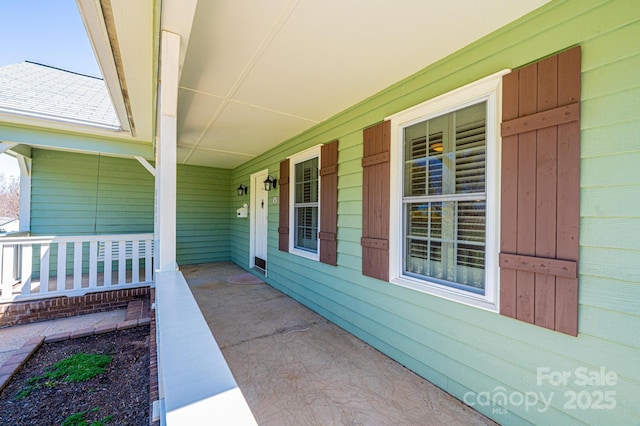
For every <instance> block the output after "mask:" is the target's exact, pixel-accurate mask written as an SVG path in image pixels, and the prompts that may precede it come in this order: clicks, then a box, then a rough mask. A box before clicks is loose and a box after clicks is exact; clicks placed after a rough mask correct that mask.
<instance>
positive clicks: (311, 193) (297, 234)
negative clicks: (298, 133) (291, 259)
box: [289, 146, 320, 260]
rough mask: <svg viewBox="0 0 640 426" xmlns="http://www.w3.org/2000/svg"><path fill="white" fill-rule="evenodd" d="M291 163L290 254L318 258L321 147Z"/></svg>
mask: <svg viewBox="0 0 640 426" xmlns="http://www.w3.org/2000/svg"><path fill="white" fill-rule="evenodd" d="M289 161H290V163H289V164H290V167H291V169H290V176H291V178H290V182H291V183H290V188H291V193H290V197H289V198H290V202H291V206H290V211H291V212H292V214H291V215H290V229H292V230H293V232H290V239H291V240H290V242H289V247H291V249H290V250H289V251H290V252H291V253H294V254H298V255H300V256H304V257H308V258H311V259H316V260H317V259H318V258H319V244H318V226H319V223H320V196H319V195H320V179H319V170H320V146H317V147H313V148H310V149H308V150H306V151H303V152H301V153H298V154H296V155H294V156H292V157H290V158H289Z"/></svg>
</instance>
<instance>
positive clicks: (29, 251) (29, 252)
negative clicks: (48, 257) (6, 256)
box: [20, 244, 33, 294]
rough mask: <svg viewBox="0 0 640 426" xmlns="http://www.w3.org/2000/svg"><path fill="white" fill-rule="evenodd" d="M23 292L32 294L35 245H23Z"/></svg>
mask: <svg viewBox="0 0 640 426" xmlns="http://www.w3.org/2000/svg"><path fill="white" fill-rule="evenodd" d="M20 276H21V277H22V278H21V280H22V290H21V291H20V292H21V293H22V294H31V293H32V291H31V278H32V277H33V246H32V245H31V244H25V245H24V246H22V272H21V274H20Z"/></svg>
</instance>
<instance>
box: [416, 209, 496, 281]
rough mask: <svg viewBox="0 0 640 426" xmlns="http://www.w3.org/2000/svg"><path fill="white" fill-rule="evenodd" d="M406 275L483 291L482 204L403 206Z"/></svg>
mask: <svg viewBox="0 0 640 426" xmlns="http://www.w3.org/2000/svg"><path fill="white" fill-rule="evenodd" d="M406 212H407V213H406V219H405V220H406V224H407V225H406V246H405V265H404V266H405V273H407V274H409V275H412V276H416V277H417V278H420V277H424V278H435V279H437V280H442V281H447V282H450V283H451V284H459V285H462V286H465V287H466V286H469V287H474V288H477V289H484V256H485V252H484V240H485V202H484V201H483V200H481V201H447V202H426V203H410V204H407V205H406Z"/></svg>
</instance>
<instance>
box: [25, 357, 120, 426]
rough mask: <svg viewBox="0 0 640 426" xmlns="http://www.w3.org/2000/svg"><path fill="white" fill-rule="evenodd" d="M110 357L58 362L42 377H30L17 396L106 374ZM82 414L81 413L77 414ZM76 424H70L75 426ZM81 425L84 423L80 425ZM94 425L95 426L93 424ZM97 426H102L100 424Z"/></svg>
mask: <svg viewBox="0 0 640 426" xmlns="http://www.w3.org/2000/svg"><path fill="white" fill-rule="evenodd" d="M111 359H112V357H111V356H110V355H101V354H87V353H79V354H75V355H71V356H69V357H67V358H65V359H63V360H61V361H58V362H56V363H55V364H54V365H53V366H52V367H51V368H49V369H47V370H46V371H45V372H44V374H43V375H42V376H35V377H30V378H29V379H28V380H27V385H26V387H25V388H24V389H22V390H21V391H20V392H18V394H17V395H16V396H15V399H16V400H18V399H21V398H24V397H25V396H27V395H29V394H30V393H31V391H32V390H33V389H36V388H38V387H40V386H46V387H49V388H53V387H55V386H56V385H57V384H58V383H60V382H67V383H72V382H85V381H87V380H90V379H92V378H94V377H96V376H97V375H99V374H102V373H104V368H105V367H106V366H107V365H108V364H109V363H110V362H111ZM77 414H80V413H77ZM74 424H75V423H69V425H74ZM79 424H80V425H81V424H82V423H79ZM92 425H93V424H92ZM95 426H100V425H99V424H97V425H95Z"/></svg>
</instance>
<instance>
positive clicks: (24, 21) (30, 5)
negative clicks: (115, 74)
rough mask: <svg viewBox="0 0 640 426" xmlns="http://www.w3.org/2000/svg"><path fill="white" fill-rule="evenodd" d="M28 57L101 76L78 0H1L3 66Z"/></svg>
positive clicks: (1, 51)
mask: <svg viewBox="0 0 640 426" xmlns="http://www.w3.org/2000/svg"><path fill="white" fill-rule="evenodd" d="M25 60H26V61H32V62H38V63H41V64H44V65H50V66H53V67H56V68H62V69H66V70H69V71H74V72H77V73H80V74H86V75H91V76H94V77H100V76H101V75H100V69H99V67H98V64H97V62H96V59H95V56H94V54H93V50H92V48H91V43H90V42H89V38H88V36H87V32H86V30H85V28H84V24H83V23H82V19H81V18H80V13H79V12H78V7H77V6H76V2H75V0H0V66H3V65H8V64H15V63H18V62H24V61H25Z"/></svg>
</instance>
